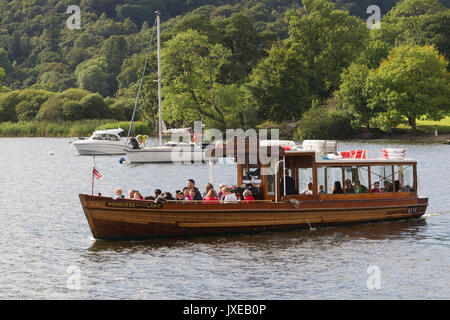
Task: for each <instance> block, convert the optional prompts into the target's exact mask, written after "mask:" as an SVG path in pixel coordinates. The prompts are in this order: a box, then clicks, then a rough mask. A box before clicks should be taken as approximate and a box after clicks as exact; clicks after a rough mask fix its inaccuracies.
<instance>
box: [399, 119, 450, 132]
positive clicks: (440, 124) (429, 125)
mask: <svg viewBox="0 0 450 320" xmlns="http://www.w3.org/2000/svg"><path fill="white" fill-rule="evenodd" d="M436 126H437V128H438V133H439V134H441V133H442V134H449V133H450V116H449V117H445V118H444V119H442V120H441V121H428V120H418V121H417V131H419V132H422V133H425V134H433V135H434V130H435V127H436ZM398 128H399V129H411V127H410V126H407V125H400V126H398Z"/></svg>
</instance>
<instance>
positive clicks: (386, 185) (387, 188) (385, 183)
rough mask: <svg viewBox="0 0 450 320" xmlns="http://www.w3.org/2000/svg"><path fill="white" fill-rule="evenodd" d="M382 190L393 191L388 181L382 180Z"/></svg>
mask: <svg viewBox="0 0 450 320" xmlns="http://www.w3.org/2000/svg"><path fill="white" fill-rule="evenodd" d="M384 192H394V186H393V184H392V183H390V182H389V181H385V182H384Z"/></svg>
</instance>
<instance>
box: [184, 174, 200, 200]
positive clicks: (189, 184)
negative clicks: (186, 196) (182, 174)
mask: <svg viewBox="0 0 450 320" xmlns="http://www.w3.org/2000/svg"><path fill="white" fill-rule="evenodd" d="M187 187H188V188H189V189H191V190H194V192H195V195H194V197H193V198H192V200H202V199H203V198H202V195H201V194H200V191H198V188H197V187H196V186H195V181H194V179H189V180H188V181H187ZM191 197H192V196H191Z"/></svg>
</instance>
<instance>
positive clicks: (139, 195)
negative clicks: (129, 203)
mask: <svg viewBox="0 0 450 320" xmlns="http://www.w3.org/2000/svg"><path fill="white" fill-rule="evenodd" d="M134 200H144V197H143V196H142V195H141V193H140V192H139V191H137V190H136V191H135V192H134Z"/></svg>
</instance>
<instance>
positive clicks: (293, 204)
mask: <svg viewBox="0 0 450 320" xmlns="http://www.w3.org/2000/svg"><path fill="white" fill-rule="evenodd" d="M289 201H290V203H291V205H292V206H293V207H294V208H296V209H297V208H299V207H300V201H298V200H297V199H290V200H289Z"/></svg>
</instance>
